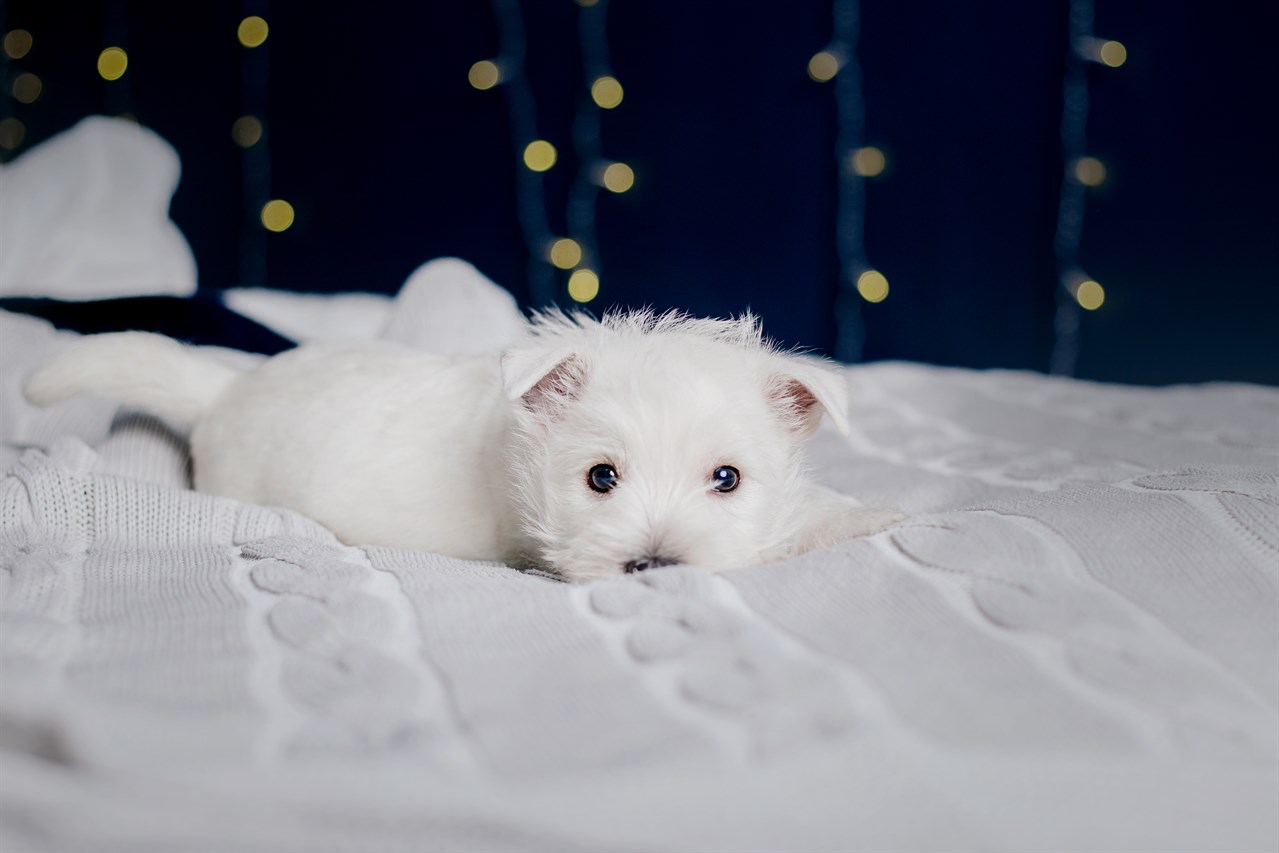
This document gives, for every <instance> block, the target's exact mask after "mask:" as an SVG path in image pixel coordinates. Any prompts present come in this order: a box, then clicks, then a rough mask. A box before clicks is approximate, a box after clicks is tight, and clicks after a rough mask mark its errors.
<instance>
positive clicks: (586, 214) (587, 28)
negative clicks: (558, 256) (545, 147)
mask: <svg viewBox="0 0 1279 853" xmlns="http://www.w3.org/2000/svg"><path fill="white" fill-rule="evenodd" d="M607 21H608V0H597V2H595V3H593V4H591V5H587V6H581V7H580V8H579V9H578V39H579V41H580V43H581V52H582V71H583V86H582V93H581V94H580V96H579V97H578V101H577V111H576V114H575V115H574V117H573V149H574V151H575V153H576V155H577V163H578V167H577V175H576V176H575V178H574V180H573V186H572V187H571V188H570V190H569V197H568V211H567V222H568V232H569V236H570V237H572V238H573V239H574V240H575V241H576V242H577V244H578V246H579V247H580V249H581V257H580V260H579V263H580V264H581V265H582V266H583V267H585V268H587V269H588V270H589V271H591V272H593V273H594V277H593V278H589V279H584V278H583V277H582V276H578V278H577V282H578V287H571V288H570V290H569V296H570V297H572V298H573V299H574V300H578V301H583V300H582V299H581V298H582V297H583V296H589V297H590V298H591V299H593V298H595V296H596V295H598V293H599V275H600V260H599V247H598V244H597V242H596V234H595V208H596V204H597V202H598V200H599V181H600V180H602V175H603V173H604V170H605V168H606V167H607V165H608V164H607V163H605V162H604V157H603V147H602V142H601V140H600V124H601V113H602V108H601V107H600V105H599V103H598V101H597V99H596V97H595V95H594V92H593V91H592V89H593V86H594V85H595V82H596V81H602V80H610V81H611V80H613V79H614V78H613V73H612V71H611V70H610V68H609V61H608V35H607V30H606V25H607ZM584 280H585V281H587V282H588V283H589V284H591V285H593V289H589V288H588V289H585V290H583V289H581V282H582V281H584ZM572 281H573V279H572V278H570V282H572ZM584 301H590V300H589V299H587V300H584Z"/></svg>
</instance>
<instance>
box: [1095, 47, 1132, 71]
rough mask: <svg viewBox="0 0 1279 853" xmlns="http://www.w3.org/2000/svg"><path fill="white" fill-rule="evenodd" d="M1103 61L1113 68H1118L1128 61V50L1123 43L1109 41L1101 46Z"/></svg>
mask: <svg viewBox="0 0 1279 853" xmlns="http://www.w3.org/2000/svg"><path fill="white" fill-rule="evenodd" d="M1100 55H1101V61H1102V62H1103V63H1105V64H1106V65H1109V66H1110V67H1111V68H1118V67H1119V66H1121V65H1123V64H1124V63H1125V62H1127V61H1128V48H1126V47H1124V45H1123V42H1118V41H1108V42H1106V43H1104V44H1103V45H1102V46H1101V51H1100Z"/></svg>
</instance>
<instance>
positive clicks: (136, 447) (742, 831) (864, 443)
mask: <svg viewBox="0 0 1279 853" xmlns="http://www.w3.org/2000/svg"><path fill="white" fill-rule="evenodd" d="M64 338H65V336H55V335H54V333H53V332H52V331H51V330H49V329H48V328H47V327H46V326H44V325H43V324H41V323H38V322H35V321H31V320H28V319H25V318H15V317H12V316H7V315H4V316H0V346H2V347H3V348H2V349H0V355H2V356H3V365H4V372H3V382H2V383H0V404H2V406H0V412H2V417H0V432H2V435H0V437H2V438H3V440H4V441H5V442H6V445H5V446H6V448H7V450H6V452H7V453H8V454H9V456H8V458H9V459H10V460H16V459H17V458H18V457H19V455H20V454H22V453H23V452H24V451H22V450H21V449H20V446H48V447H50V449H49V450H47V451H45V450H38V449H36V450H27V451H25V455H21V457H20V461H17V462H16V464H15V465H14V467H12V469H11V470H10V471H9V474H8V476H6V477H5V478H4V479H3V481H0V565H3V569H4V570H3V571H0V614H2V619H0V640H2V642H0V849H4V850H5V851H6V853H8V851H21V850H33V851H63V850H68V849H76V850H122V849H127V850H176V849H185V850H196V849H199V850H296V851H304V850H305V851H311V850H361V851H364V850H427V849H440V850H486V851H487V850H549V849H554V850H640V849H643V850H712V849H713V850H805V851H807V850H832V851H836V850H838V851H845V850H858V849H864V850H870V849H875V850H925V849H927V850H973V849H980V850H1008V851H1014V850H1015V851H1022V850H1045V851H1048V850H1068V849H1069V850H1258V851H1262V850H1269V851H1273V850H1274V849H1276V847H1277V846H1279V828H1277V826H1279V823H1277V804H1279V770H1277V768H1279V758H1277V756H1279V725H1277V723H1279V604H1277V601H1279V599H1277V598H1276V587H1277V586H1279V435H1276V432H1277V425H1279V392H1277V391H1276V390H1274V389H1269V388H1260V387H1255V386H1245V385H1210V386H1200V387H1183V388H1169V389H1160V390H1155V389H1143V388H1124V387H1115V386H1102V385H1094V384H1089V383H1084V382H1076V381H1070V380H1061V379H1049V378H1045V377H1041V376H1034V375H1030V374H1023V373H1007V372H987V373H978V372H972V371H962V370H943V369H938V368H930V367H925V366H920V365H909V364H880V365H872V366H866V367H858V368H850V369H849V371H848V379H849V383H850V385H851V389H852V392H853V399H854V400H855V403H854V410H853V423H854V433H853V436H852V438H851V439H850V440H849V441H843V440H842V439H840V438H839V437H838V436H836V435H835V434H833V433H828V432H823V433H821V434H819V436H818V438H817V444H816V448H815V463H816V467H817V469H818V471H819V472H820V475H821V477H822V479H824V480H825V481H826V482H828V483H829V484H830V485H832V486H834V487H836V488H839V489H841V490H844V491H847V492H850V493H852V494H855V495H856V496H858V497H859V498H862V499H864V500H866V501H868V502H872V503H879V504H886V505H896V506H900V507H902V508H903V509H905V510H907V511H908V512H909V513H910V515H911V517H910V519H909V520H908V521H907V522H905V523H903V524H902V525H900V526H899V527H897V528H895V529H892V530H890V531H887V532H885V533H883V534H880V535H877V536H875V537H871V538H869V539H864V540H858V541H853V542H849V543H846V544H844V545H842V546H839V547H837V548H835V549H832V550H830V551H828V552H825V553H820V554H813V555H810V556H808V557H805V558H803V559H799V560H795V561H792V562H789V563H783V564H775V565H767V566H756V567H751V568H745V569H741V570H738V571H735V572H728V573H724V574H722V575H714V576H712V575H708V574H705V573H702V572H700V571H699V570H697V569H695V568H685V567H677V568H671V569H663V570H659V571H654V572H649V573H645V574H644V575H640V576H627V577H620V578H618V579H616V580H612V581H607V582H602V583H596V584H592V585H588V586H579V587H573V586H568V585H565V584H560V583H556V582H554V581H551V580H547V579H544V578H540V577H536V576H529V575H522V574H518V573H516V572H513V571H511V570H509V569H505V568H503V567H499V566H493V565H486V564H476V563H467V562H463V561H458V560H450V559H445V558H441V557H438V556H433V555H429V554H412V553H405V552H393V551H387V550H384V549H378V548H351V547H343V546H341V545H339V544H338V543H336V542H335V541H334V540H333V539H332V537H330V536H329V535H328V534H327V533H326V532H325V531H323V530H322V529H320V528H318V527H317V526H315V525H314V524H312V523H310V522H309V521H307V520H306V519H303V518H301V517H299V516H297V515H295V514H293V513H290V512H287V511H281V510H272V509H266V508H259V507H251V506H246V505H241V504H237V503H235V502H231V501H226V500H221V499H215V498H210V497H207V496H202V495H197V494H194V493H191V492H189V491H184V490H183V489H182V488H180V487H181V485H182V483H183V482H184V476H185V473H184V466H185V456H184V452H185V450H184V447H183V445H182V443H181V440H180V437H175V436H174V435H172V434H171V433H169V432H168V431H166V430H165V429H163V428H162V427H161V425H159V424H158V423H156V422H155V421H153V420H151V419H148V418H145V417H139V416H137V415H131V414H128V413H117V412H116V407H115V406H114V405H113V404H111V403H109V402H106V401H92V400H81V401H75V402H72V403H68V404H65V406H64V407H60V408H57V409H54V410H51V411H49V412H43V413H39V412H35V411H33V410H30V409H29V408H27V407H26V406H25V404H22V403H20V402H19V401H18V400H17V398H16V397H15V393H16V390H15V389H16V383H17V378H18V376H19V375H20V374H22V373H24V372H25V371H26V370H27V369H28V368H29V367H30V366H31V365H32V364H33V363H34V362H35V361H36V360H38V359H39V358H41V357H43V355H44V354H45V353H47V352H48V351H49V350H50V349H52V348H54V347H57V346H59V345H60V344H61V340H63V339H64ZM0 461H2V460H0ZM6 467H7V466H6Z"/></svg>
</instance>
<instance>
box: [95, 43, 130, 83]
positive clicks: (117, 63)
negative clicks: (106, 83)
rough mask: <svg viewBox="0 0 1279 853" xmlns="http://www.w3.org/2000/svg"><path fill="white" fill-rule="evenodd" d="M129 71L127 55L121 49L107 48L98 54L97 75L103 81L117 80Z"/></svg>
mask: <svg viewBox="0 0 1279 853" xmlns="http://www.w3.org/2000/svg"><path fill="white" fill-rule="evenodd" d="M128 70H129V54H127V53H125V52H124V49H123V48H119V47H108V48H106V49H105V50H103V51H102V52H101V53H99V54H98V74H99V75H101V77H102V79H103V80H119V79H120V78H121V77H123V76H124V72H125V71H128Z"/></svg>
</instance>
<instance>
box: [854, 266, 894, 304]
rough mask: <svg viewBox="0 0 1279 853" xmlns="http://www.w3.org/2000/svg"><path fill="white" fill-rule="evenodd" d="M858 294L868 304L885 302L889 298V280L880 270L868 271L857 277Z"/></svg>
mask: <svg viewBox="0 0 1279 853" xmlns="http://www.w3.org/2000/svg"><path fill="white" fill-rule="evenodd" d="M857 292H858V293H860V294H861V295H862V299H865V300H866V301H867V302H883V301H884V300H885V299H887V298H888V279H887V278H885V277H884V274H883V273H882V272H880V271H879V270H866V272H864V273H862V274H861V275H859V276H857Z"/></svg>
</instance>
